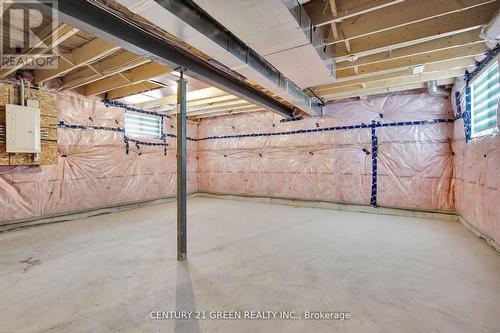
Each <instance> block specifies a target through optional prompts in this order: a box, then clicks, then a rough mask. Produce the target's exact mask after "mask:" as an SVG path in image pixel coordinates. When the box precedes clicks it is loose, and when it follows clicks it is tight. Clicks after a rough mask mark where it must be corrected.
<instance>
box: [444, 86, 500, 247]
mask: <svg viewBox="0 0 500 333" xmlns="http://www.w3.org/2000/svg"><path fill="white" fill-rule="evenodd" d="M457 86H458V87H463V85H460V84H457ZM460 90H462V91H463V89H458V91H460ZM460 110H461V111H464V110H465V94H461V98H460ZM498 115H500V113H498V112H497V116H498ZM498 123H499V124H500V119H499V121H498ZM453 151H454V153H455V156H454V170H455V178H454V182H455V184H454V189H455V204H456V209H457V211H458V212H459V213H460V215H462V216H463V217H464V218H465V219H466V220H467V222H468V223H469V224H470V225H472V226H473V227H474V228H475V229H476V230H477V231H479V232H480V233H482V234H483V235H485V236H487V237H488V238H489V239H491V240H493V241H495V243H496V244H497V246H498V244H500V136H499V135H498V134H496V135H486V136H483V137H478V138H472V139H471V140H470V141H469V142H467V143H466V142H465V129H464V120H463V119H459V120H457V121H456V122H455V125H454V134H453Z"/></svg>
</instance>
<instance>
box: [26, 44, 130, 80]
mask: <svg viewBox="0 0 500 333" xmlns="http://www.w3.org/2000/svg"><path fill="white" fill-rule="evenodd" d="M118 49H120V47H118V46H116V45H113V44H111V43H108V42H106V41H104V40H102V39H98V38H96V39H94V40H92V41H90V42H88V43H86V44H84V45H82V46H80V47H78V48H76V49H74V50H73V51H72V52H71V53H70V54H64V55H61V56H59V58H58V68H56V69H40V70H35V82H36V83H43V82H45V81H47V80H50V79H54V78H56V77H59V76H63V75H65V74H66V73H68V72H69V71H71V70H73V69H75V68H77V67H80V66H84V65H86V64H89V63H91V62H94V61H96V60H97V59H100V58H103V57H105V56H107V55H109V54H111V53H113V52H115V51H117V50H118Z"/></svg>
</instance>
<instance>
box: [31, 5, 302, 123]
mask: <svg viewBox="0 0 500 333" xmlns="http://www.w3.org/2000/svg"><path fill="white" fill-rule="evenodd" d="M134 2H136V1H134ZM27 5H28V6H29V7H35V8H37V9H39V10H41V11H42V12H44V13H45V12H46V13H50V12H51V10H52V7H50V6H49V5H47V3H46V2H44V1H43V0H38V1H33V2H30V3H29V4H27ZM58 12H59V17H58V19H59V21H61V22H64V23H67V24H69V25H71V26H73V27H76V28H78V29H81V30H83V31H86V32H88V33H90V34H93V35H94V36H96V37H100V38H103V39H106V40H109V41H111V42H113V43H115V44H117V45H119V46H121V47H123V48H125V49H128V50H130V51H132V52H135V53H137V54H140V55H142V56H144V57H147V58H150V59H152V60H154V61H156V62H158V63H161V64H164V65H166V66H168V67H170V68H178V67H181V68H184V69H187V70H188V71H189V75H190V76H191V77H193V78H196V79H199V80H201V81H203V82H205V83H207V84H209V85H212V86H213V87H216V88H219V89H222V90H225V91H227V92H228V93H230V94H232V95H235V96H237V97H239V98H242V99H246V100H248V101H250V102H252V103H254V104H256V105H260V106H262V107H263V108H266V109H268V110H271V111H275V112H277V113H279V114H281V115H283V116H284V117H288V118H290V117H293V115H294V111H295V108H293V107H290V106H288V105H285V104H284V103H282V102H280V101H278V100H276V99H275V98H272V97H270V96H269V95H268V94H265V93H264V92H262V91H261V90H260V89H257V88H255V87H253V86H251V85H249V84H248V83H246V82H243V81H241V80H240V79H238V78H235V77H234V76H230V75H228V74H227V73H225V72H224V71H222V70H221V69H219V68H218V67H216V66H213V65H211V64H210V63H208V62H207V61H205V60H204V59H201V58H200V57H198V56H195V55H194V54H192V53H191V52H188V51H186V50H185V49H183V48H181V47H178V46H177V45H174V44H172V43H170V42H168V41H165V40H164V39H163V38H160V37H158V36H157V35H155V34H154V33H152V32H150V31H146V30H144V29H143V28H141V27H140V26H138V25H137V24H135V23H134V22H132V21H131V20H129V19H128V18H127V17H124V16H123V15H121V14H119V13H116V12H115V11H113V10H112V9H111V8H109V7H107V6H105V5H104V4H102V3H101V2H97V1H87V0H72V1H61V2H59V4H58ZM165 13H168V11H166V10H164V9H162V8H161V7H160V8H159V9H158V12H156V13H155V14H156V18H155V20H157V19H158V18H161V19H162V20H163V21H165V20H167V21H168V19H169V18H166V17H165ZM174 17H175V16H174V15H171V17H170V18H171V19H173V18H174ZM178 21H180V20H178ZM186 26H187V24H186V23H182V26H181V27H179V26H178V27H179V28H182V27H186ZM178 32H179V33H180V35H183V32H182V31H178ZM184 32H186V31H184ZM198 35H200V34H199V33H198Z"/></svg>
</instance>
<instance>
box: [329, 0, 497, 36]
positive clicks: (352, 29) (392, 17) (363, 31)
mask: <svg viewBox="0 0 500 333" xmlns="http://www.w3.org/2000/svg"><path fill="white" fill-rule="evenodd" d="M494 2H495V0H461V1H450V0H406V1H404V2H402V3H399V4H396V5H394V6H391V7H388V8H385V9H384V10H383V11H379V12H371V13H367V14H364V15H361V16H358V17H355V18H351V19H348V20H345V21H343V22H341V23H339V24H338V30H339V38H338V39H337V41H333V40H331V41H328V43H333V42H341V41H343V40H345V39H353V38H359V37H363V36H367V35H371V34H375V33H379V32H383V31H387V30H390V29H395V28H399V27H403V26H406V25H410V24H414V23H418V22H424V21H425V22H427V21H428V20H430V19H433V18H437V17H440V16H443V15H448V14H452V13H459V12H463V13H462V14H464V15H468V14H467V12H465V11H466V10H468V9H472V8H474V7H477V6H482V5H485V4H488V3H490V4H491V3H494Z"/></svg>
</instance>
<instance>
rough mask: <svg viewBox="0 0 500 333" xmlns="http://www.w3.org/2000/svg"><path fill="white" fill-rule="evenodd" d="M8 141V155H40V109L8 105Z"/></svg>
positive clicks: (6, 110)
mask: <svg viewBox="0 0 500 333" xmlns="http://www.w3.org/2000/svg"><path fill="white" fill-rule="evenodd" d="M5 115H6V117H5V118H6V141H7V152H8V153H40V151H41V142H40V109H39V108H37V107H34V105H30V106H20V105H13V104H7V105H6V108H5Z"/></svg>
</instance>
